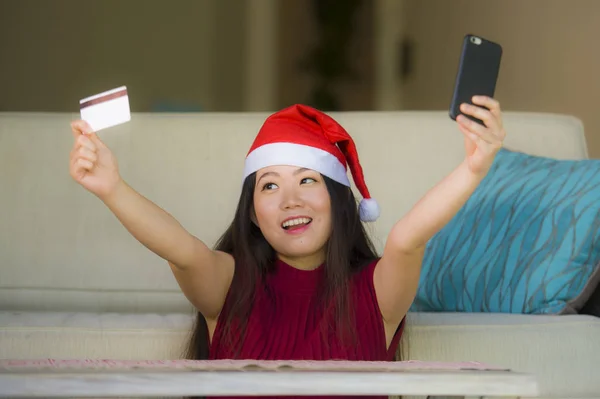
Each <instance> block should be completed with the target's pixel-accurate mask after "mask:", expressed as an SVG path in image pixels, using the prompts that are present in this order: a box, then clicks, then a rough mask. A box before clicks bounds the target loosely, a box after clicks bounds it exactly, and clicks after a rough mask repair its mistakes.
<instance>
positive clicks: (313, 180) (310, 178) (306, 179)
mask: <svg viewBox="0 0 600 399" xmlns="http://www.w3.org/2000/svg"><path fill="white" fill-rule="evenodd" d="M314 182H316V180H315V179H313V178H312V177H305V178H304V179H302V180H301V181H300V183H301V184H304V183H314Z"/></svg>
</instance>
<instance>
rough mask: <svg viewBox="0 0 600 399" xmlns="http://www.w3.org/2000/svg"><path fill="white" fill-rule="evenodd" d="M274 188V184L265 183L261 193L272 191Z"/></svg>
mask: <svg viewBox="0 0 600 399" xmlns="http://www.w3.org/2000/svg"><path fill="white" fill-rule="evenodd" d="M276 187H277V185H276V184H275V183H266V184H265V185H264V186H263V188H262V189H263V191H264V190H273V189H274V188H276Z"/></svg>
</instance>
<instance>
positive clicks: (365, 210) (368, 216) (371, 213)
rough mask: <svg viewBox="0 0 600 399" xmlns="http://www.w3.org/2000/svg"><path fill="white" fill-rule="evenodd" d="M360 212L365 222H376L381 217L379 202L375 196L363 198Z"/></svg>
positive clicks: (359, 208) (359, 207)
mask: <svg viewBox="0 0 600 399" xmlns="http://www.w3.org/2000/svg"><path fill="white" fill-rule="evenodd" d="M358 213H359V215H360V220H362V221H363V222H374V221H375V220H377V218H378V217H379V204H378V203H377V201H375V200H374V199H373V198H363V199H362V200H361V201H360V205H359V206H358Z"/></svg>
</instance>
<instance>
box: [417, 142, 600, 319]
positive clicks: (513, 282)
mask: <svg viewBox="0 0 600 399" xmlns="http://www.w3.org/2000/svg"><path fill="white" fill-rule="evenodd" d="M599 262H600V160H556V159H550V158H544V157H537V156H532V155H527V154H524V153H520V152H515V151H510V150H508V149H504V148H503V149H501V150H500V151H499V153H498V154H497V155H496V158H495V160H494V163H493V165H492V167H491V169H490V171H489V172H488V175H487V176H486V177H485V179H484V180H483V181H482V182H481V184H480V185H479V187H478V188H477V189H476V190H475V192H474V193H473V195H472V196H471V198H469V200H468V201H467V203H466V204H465V205H464V206H463V207H462V209H461V210H460V211H459V212H458V213H457V215H455V217H454V218H453V219H452V220H451V221H450V222H449V223H448V224H447V225H446V226H445V227H444V228H443V229H442V230H441V231H440V232H439V233H438V234H436V235H435V236H434V237H433V238H432V239H431V240H430V241H429V243H428V244H427V248H426V252H425V257H424V260H423V267H422V274H421V280H420V285H419V289H418V292H417V295H416V298H415V301H414V303H413V306H412V308H411V310H412V311H420V312H436V311H440V312H442V311H443V312H501V313H527V314H542V313H545V314H561V313H574V312H577V311H578V310H579V309H581V307H582V306H583V304H584V303H585V301H586V300H587V298H588V297H589V296H591V294H592V292H593V291H594V289H595V285H597V284H598V273H596V275H595V278H592V276H593V275H594V272H595V271H596V270H598V268H599Z"/></svg>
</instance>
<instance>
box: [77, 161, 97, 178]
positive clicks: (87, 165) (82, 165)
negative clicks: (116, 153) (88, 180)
mask: <svg viewBox="0 0 600 399" xmlns="http://www.w3.org/2000/svg"><path fill="white" fill-rule="evenodd" d="M93 168H94V163H93V162H92V161H90V160H87V159H83V158H79V159H78V160H77V161H75V170H74V172H75V174H79V173H81V172H82V171H84V170H85V171H87V172H89V171H91V170H92V169H93Z"/></svg>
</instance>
